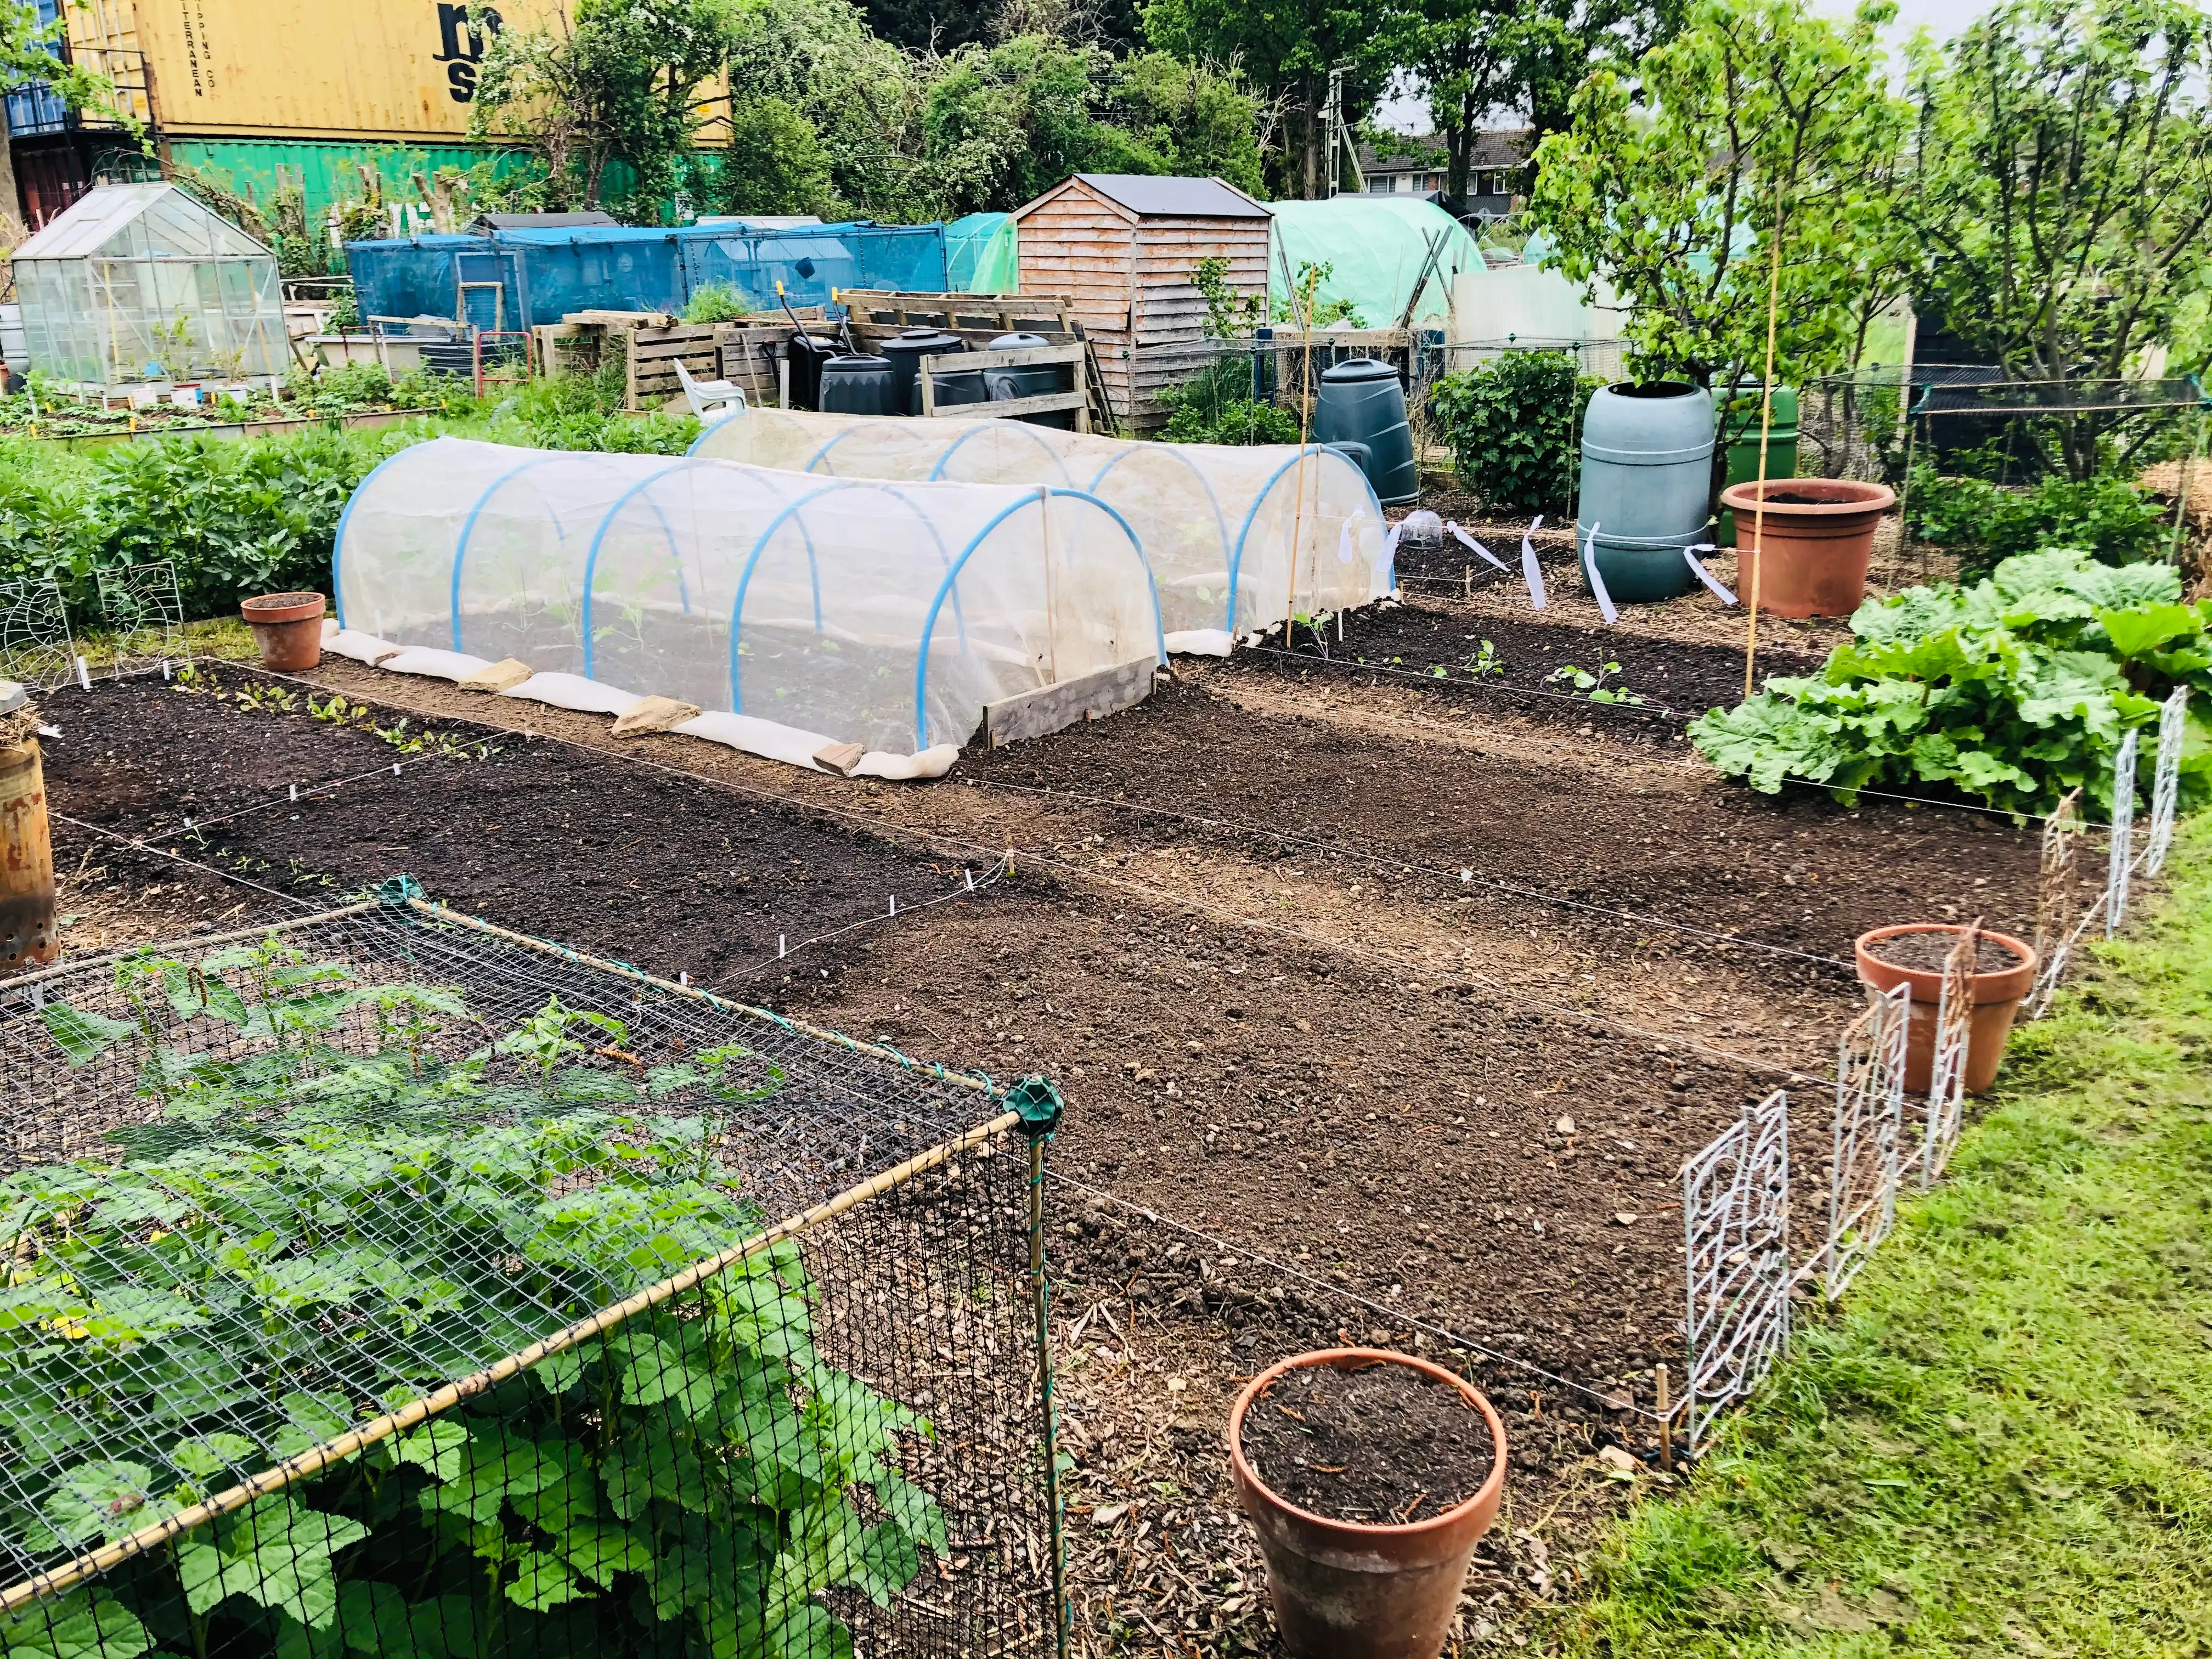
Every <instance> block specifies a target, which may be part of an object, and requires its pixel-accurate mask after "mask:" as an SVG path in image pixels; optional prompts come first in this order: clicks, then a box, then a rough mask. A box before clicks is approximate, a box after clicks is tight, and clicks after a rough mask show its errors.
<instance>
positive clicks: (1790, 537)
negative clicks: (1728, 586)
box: [1721, 478, 1897, 617]
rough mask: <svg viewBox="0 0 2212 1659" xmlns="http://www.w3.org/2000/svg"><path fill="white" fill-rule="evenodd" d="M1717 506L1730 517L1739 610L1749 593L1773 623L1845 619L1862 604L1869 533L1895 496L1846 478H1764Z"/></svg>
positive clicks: (1724, 496) (1726, 493)
mask: <svg viewBox="0 0 2212 1659" xmlns="http://www.w3.org/2000/svg"><path fill="white" fill-rule="evenodd" d="M1762 491H1763V492H1764V494H1765V497H1766V507H1765V513H1764V515H1763V522H1762V515H1761V514H1760V513H1759V496H1760V495H1761V493H1762ZM1777 495H1794V496H1798V497H1810V498H1811V499H1809V500H1803V499H1801V500H1797V501H1776V500H1775V499H1774V498H1775V497H1776V496H1777ZM1721 505H1722V506H1723V507H1728V508H1729V510H1731V511H1732V512H1733V513H1735V526H1736V532H1735V539H1736V580H1735V586H1736V593H1737V595H1738V597H1739V598H1741V599H1742V600H1743V601H1744V603H1746V604H1749V603H1750V602H1751V596H1752V595H1753V593H1754V592H1756V593H1757V594H1758V595H1759V609H1760V610H1761V611H1769V612H1771V613H1772V614H1773V615H1775V616H1778V617H1848V616H1850V614H1851V612H1852V611H1856V610H1857V609H1858V608H1859V602H1860V601H1861V600H1862V599H1865V598H1866V579H1867V560H1868V559H1869V557H1871V556H1872V555H1873V553H1874V530H1875V525H1877V524H1878V523H1880V522H1881V515H1882V514H1883V513H1887V512H1888V511H1889V509H1890V508H1891V507H1895V506H1896V505H1897V492H1896V491H1895V490H1893V489H1891V488H1890V487H1889V486H1888V485H1887V484H1878V483H1858V482H1857V481H1856V480H1855V479H1850V478H1769V479H1768V480H1767V481H1766V482H1765V484H1763V485H1761V484H1759V483H1740V484H1730V485H1729V487H1728V488H1727V489H1723V491H1721ZM1754 535H1756V538H1757V540H1758V541H1759V548H1758V549H1757V550H1754V549H1753V545H1752V544H1753V539H1754ZM1754 572H1756V573H1757V578H1758V580H1757V584H1756V586H1754V585H1753V573H1754Z"/></svg>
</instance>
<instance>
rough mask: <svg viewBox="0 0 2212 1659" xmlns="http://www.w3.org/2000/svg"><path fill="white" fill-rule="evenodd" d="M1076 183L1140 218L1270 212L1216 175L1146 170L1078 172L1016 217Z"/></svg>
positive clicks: (1244, 215) (1253, 216) (1239, 215)
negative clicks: (1180, 176)
mask: <svg viewBox="0 0 2212 1659" xmlns="http://www.w3.org/2000/svg"><path fill="white" fill-rule="evenodd" d="M1074 184H1080V185H1085V186H1087V187H1088V188H1089V189H1091V190H1092V191H1096V192H1097V194H1099V195H1101V196H1103V197H1105V198H1106V199H1107V200H1108V201H1109V202H1111V203H1113V204H1115V205H1116V206H1117V207H1122V208H1126V209H1127V210H1129V211H1130V212H1131V213H1133V214H1135V215H1136V216H1138V217H1139V218H1144V219H1267V218H1271V217H1273V215H1272V214H1271V213H1270V212H1269V211H1268V210H1267V207H1266V206H1264V205H1263V204H1261V203H1258V202H1255V201H1254V200H1253V199H1252V198H1251V197H1249V196H1247V195H1246V194H1245V193H1244V192H1243V191H1241V190H1239V189H1237V187H1236V186H1235V185H1225V184H1224V183H1222V181H1221V180H1220V179H1171V178H1161V177H1159V176H1158V175H1156V174H1153V173H1077V174H1076V175H1075V176H1074V177H1073V178H1072V179H1063V180H1061V181H1060V183H1059V184H1057V185H1054V186H1053V187H1052V188H1051V189H1050V190H1048V191H1045V193H1044V194H1043V195H1042V196H1040V197H1037V198H1036V201H1034V202H1026V203H1024V204H1022V205H1021V206H1020V207H1018V208H1016V209H1015V210H1014V216H1015V217H1016V218H1017V219H1018V218H1020V217H1021V216H1023V215H1024V214H1026V213H1028V212H1029V211H1030V210H1031V209H1033V208H1035V207H1037V206H1039V205H1040V204H1042V203H1044V202H1046V201H1048V200H1050V199H1051V198H1052V197H1054V196H1057V195H1059V194H1060V191H1064V190H1066V188H1067V187H1068V186H1069V185H1074Z"/></svg>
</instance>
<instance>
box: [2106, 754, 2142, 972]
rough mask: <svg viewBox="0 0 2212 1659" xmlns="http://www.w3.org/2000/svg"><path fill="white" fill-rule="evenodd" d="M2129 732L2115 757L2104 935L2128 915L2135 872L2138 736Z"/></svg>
mask: <svg viewBox="0 0 2212 1659" xmlns="http://www.w3.org/2000/svg"><path fill="white" fill-rule="evenodd" d="M2136 735H2137V733H2136V732H2134V731H2130V732H2129V733H2128V734H2127V736H2125V737H2124V738H2121V739H2120V752H2119V753H2118V755H2116V756H2114V757H2113V758H2112V848H2111V852H2110V854H2108V856H2107V858H2106V873H2105V937H2106V939H2110V938H2112V935H2113V934H2115V933H2118V932H2119V931H2120V924H2121V923H2122V922H2123V921H2126V920H2127V915H2128V882H2129V878H2130V877H2131V876H2132V875H2133V874H2134V873H2135V861H2136V860H2135V846H2136Z"/></svg>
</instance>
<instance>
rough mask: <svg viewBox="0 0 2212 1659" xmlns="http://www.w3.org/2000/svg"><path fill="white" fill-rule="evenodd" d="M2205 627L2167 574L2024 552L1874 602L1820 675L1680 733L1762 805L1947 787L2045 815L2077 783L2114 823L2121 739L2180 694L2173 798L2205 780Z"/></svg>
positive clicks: (2211, 611)
mask: <svg viewBox="0 0 2212 1659" xmlns="http://www.w3.org/2000/svg"><path fill="white" fill-rule="evenodd" d="M2209 621H2212V602H2204V603H2200V604H2197V605H2184V604H2183V603H2181V578H2180V576H2179V574H2177V573H2176V572H2175V571H2174V570H2173V569H2172V567H2170V566H2167V565H2163V564H2148V563H2145V564H2130V565H2121V566H2118V567H2115V566H2112V565H2106V564H2100V563H2099V562H2097V561H2096V560H2094V559H2093V558H2092V557H2091V556H2089V555H2088V554H2087V553H2085V552H2082V551H2080V550H2074V549H2052V550H2047V551H2045V552H2040V553H2028V554H2020V555H2017V556H2014V557H2012V558H2009V559H2007V560H2006V561H2004V562H2003V563H2002V564H2000V565H1999V566H1998V567H1997V568H1996V572H1995V574H1993V575H1991V576H1990V579H1989V580H1985V581H1980V582H1977V583H1975V584H1974V585H1973V586H1971V587H1966V588H1960V587H1954V586H1950V585H1948V584H1939V585H1937V586H1932V587H1915V588H1911V589H1909V590H1907V591H1906V592H1903V593H1900V594H1899V595H1897V596H1896V597H1895V598H1893V599H1884V600H1872V599H1870V600H1869V601H1868V602H1867V603H1866V604H1865V605H1862V606H1860V607H1859V610H1858V611H1857V614H1856V615H1854V616H1853V617H1852V618H1851V634H1852V639H1851V641H1850V643H1849V644H1847V645H1842V646H1838V647H1836V649H1835V651H1834V652H1833V653H1832V654H1831V655H1830V657H1829V659H1828V664H1827V667H1826V671H1824V672H1823V673H1822V674H1820V676H1819V677H1817V678H1775V679H1771V680H1769V681H1767V683H1766V689H1765V690H1764V691H1762V692H1761V693H1759V695H1758V696H1755V697H1753V698H1752V699H1751V700H1750V701H1748V702H1745V703H1744V704H1742V705H1741V707H1740V708H1734V709H1728V710H1723V709H1714V710H1712V711H1711V712H1710V713H1708V714H1705V715H1703V716H1702V717H1700V718H1699V720H1696V721H1695V722H1694V723H1693V724H1692V726H1691V727H1690V737H1691V739H1692V742H1694V743H1695V744H1697V745H1698V748H1699V751H1700V752H1701V753H1703V754H1704V755H1705V757H1706V758H1707V759H1708V760H1710V761H1711V762H1712V763H1713V764H1714V765H1716V766H1717V767H1719V768H1720V769H1722V770H1723V771H1725V772H1731V773H1737V774H1741V775H1743V776H1744V777H1745V778H1746V779H1747V780H1748V781H1749V782H1750V783H1751V786H1752V787H1753V788H1754V789H1758V790H1760V791H1762V792H1763V793H1768V794H1773V793H1778V791H1779V790H1780V789H1781V787H1782V786H1783V785H1784V783H1785V782H1787V781H1791V780H1796V781H1803V782H1809V783H1816V784H1826V785H1827V786H1829V787H1832V788H1833V789H1834V790H1835V791H1836V792H1837V793H1838V795H1839V796H1842V797H1844V799H1850V797H1851V796H1852V794H1853V793H1854V792H1855V791H1857V790H1859V789H1862V788H1867V787H1875V786H1878V785H1886V786H1889V787H1904V786H1909V785H1925V784H1942V785H1948V786H1950V787H1954V788H1956V789H1957V790H1959V791H1960V793H1964V794H1967V795H1971V796H1973V797H1975V798H1976V799H1980V800H1983V801H1985V802H1987V803H1988V804H1989V805H1992V806H1999V807H2004V808H2008V809H2010V810H2012V811H2021V812H2030V811H2035V812H2040V811H2047V810H2049V809H2050V808H2051V807H2052V806H2054V805H2057V801H2058V799H2059V798H2060V797H2061V796H2062V795H2063V794H2064V793H2066V792H2067V791H2068V790H2069V789H2073V788H2077V787H2078V788H2080V789H2081V790H2082V791H2083V792H2084V793H2085V794H2086V795H2087V797H2088V799H2091V800H2092V801H2094V802H2095V803H2097V804H2098V805H2100V806H2101V807H2103V808H2105V809H2106V810H2107V811H2109V810H2110V809H2111V806H2112V799H2111V797H2112V759H2113V756H2114V753H2115V752H2116V751H2117V750H2118V747H2119V744H2120V739H2121V734H2122V733H2123V732H2125V731H2126V730H2127V729H2128V728H2130V727H2131V726H2144V725H2146V724H2148V723H2149V722H2150V721H2152V720H2154V718H2155V717H2156V715H2157V713H2158V707H2159V702H2160V699H2162V698H2163V697H2164V696H2166V693H2167V692H2168V691H2170V690H2172V688H2173V687H2174V686H2176V685H2185V686H2187V687H2188V688H2189V689H2190V690H2191V713H2190V718H2189V730H2188V740H2187V743H2186V744H2185V750H2184V757H2183V760H2182V763H2181V788H2182V799H2183V801H2184V803H2185V804H2193V803H2195V802H2197V801H2198V800H2201V799H2203V797H2204V795H2205V793H2207V784H2208V776H2212V752H2208V745H2207V737H2208V733H2209V732H2212V726H2208V722H2207V719H2206V714H2205V710H2206V708H2207V704H2206V703H2205V702H2204V698H2205V697H2206V696H2207V695H2208V694H2212V638H2208V636H2207V631H2206V630H2207V623H2208V622H2209ZM2145 775H2146V776H2147V769H2146V773H2145Z"/></svg>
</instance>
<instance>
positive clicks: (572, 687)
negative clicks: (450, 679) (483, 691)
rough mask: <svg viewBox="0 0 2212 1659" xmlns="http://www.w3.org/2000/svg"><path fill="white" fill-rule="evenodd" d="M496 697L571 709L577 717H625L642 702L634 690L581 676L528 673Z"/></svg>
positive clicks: (642, 699)
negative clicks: (523, 678)
mask: <svg viewBox="0 0 2212 1659" xmlns="http://www.w3.org/2000/svg"><path fill="white" fill-rule="evenodd" d="M499 695H500V696H502V697H520V698H521V699H522V700H523V701H524V702H543V703H550V705H552V707H554V708H573V709H574V710H575V711H576V712H577V713H578V714H614V715H623V714H629V711H630V710H631V709H633V708H636V707H637V706H638V704H640V703H641V702H644V701H645V699H644V698H642V697H641V696H638V695H637V693H636V692H635V691H624V690H621V689H620V688H618V687H617V686H612V685H602V684H599V681H597V680H587V679H586V678H584V677H583V676H582V675H581V674H532V676H531V677H530V678H528V679H526V680H525V681H523V683H522V684H520V685H510V686H509V687H507V690H504V691H502V692H501V693H500V694H499Z"/></svg>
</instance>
